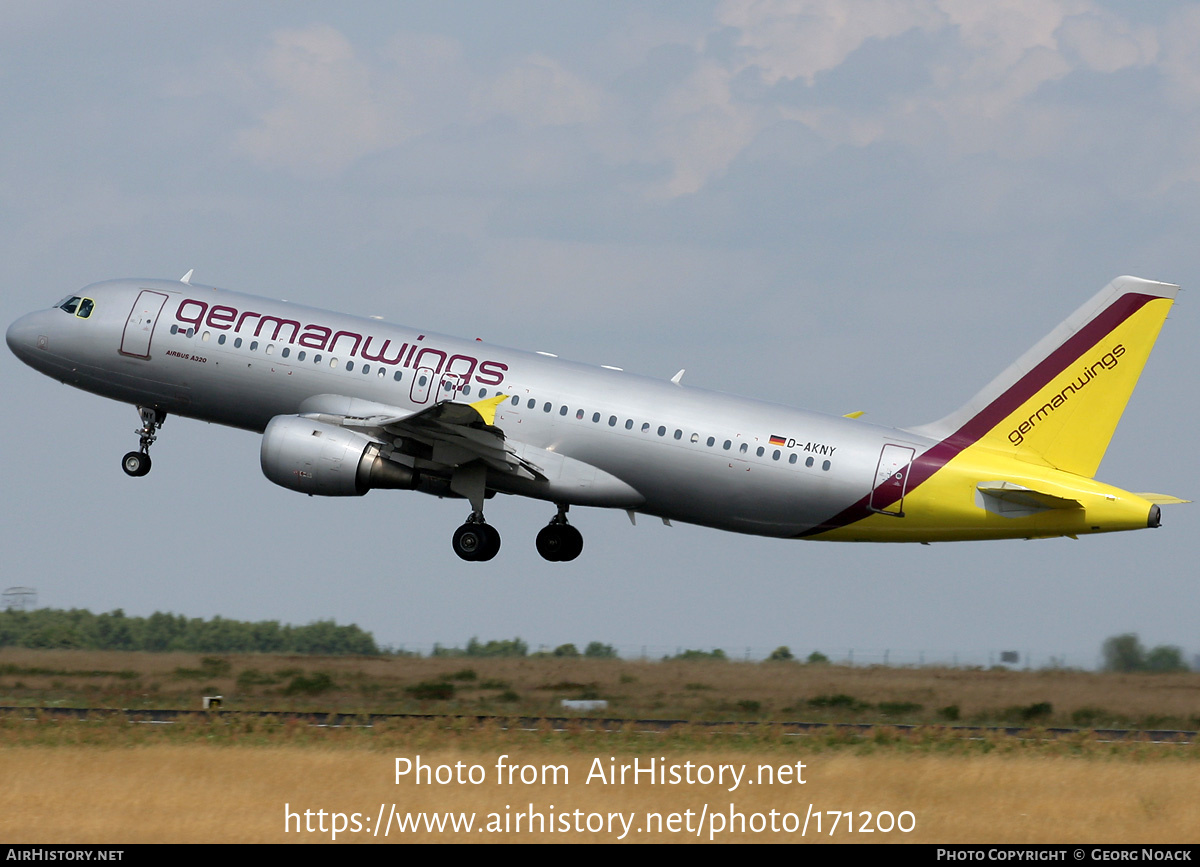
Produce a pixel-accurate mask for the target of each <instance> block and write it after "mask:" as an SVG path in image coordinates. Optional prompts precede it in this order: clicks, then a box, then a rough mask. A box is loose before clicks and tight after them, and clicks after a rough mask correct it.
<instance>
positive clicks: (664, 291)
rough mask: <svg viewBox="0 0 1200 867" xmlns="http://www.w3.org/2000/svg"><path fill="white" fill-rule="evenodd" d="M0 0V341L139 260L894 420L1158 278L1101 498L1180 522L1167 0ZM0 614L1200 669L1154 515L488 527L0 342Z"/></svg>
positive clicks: (1178, 157)
mask: <svg viewBox="0 0 1200 867" xmlns="http://www.w3.org/2000/svg"><path fill="white" fill-rule="evenodd" d="M848 10H849V7H847V5H846V4H844V3H833V2H817V0H794V2H785V0H762V2H748V3H733V2H710V3H700V2H688V3H658V4H643V3H622V2H604V3H589V2H575V3H570V4H563V3H546V2H508V3H504V4H498V3H455V2H437V3H367V2H364V3H355V4H337V5H334V4H324V3H216V2H203V3H199V2H197V3H189V2H178V3H172V4H169V5H166V6H164V5H163V4H158V3H150V2H126V3H120V4H94V3H80V2H46V3H40V4H27V3H15V2H0V75H2V76H3V81H4V86H3V88H0V132H2V133H3V140H4V142H5V146H4V147H3V148H2V149H0V252H2V254H3V255H2V256H0V274H2V275H3V286H4V292H3V293H2V294H0V314H2V318H3V319H4V321H5V322H9V321H12V320H13V319H16V318H17V317H18V316H19V315H21V314H23V313H25V312H27V311H29V310H32V309H35V308H39V307H45V306H49V305H50V304H52V303H54V302H55V301H56V300H58V299H59V298H60V297H62V296H63V295H65V294H67V293H69V292H71V291H74V290H75V289H77V288H79V287H80V286H83V285H85V284H87V283H90V282H94V281H96V280H101V279H107V278H111V277H119V276H144V277H151V276H153V277H178V276H182V274H183V273H184V272H185V271H187V270H188V269H190V268H195V269H196V277H195V279H196V280H197V281H199V282H204V283H210V284H215V285H219V286H225V287H228V288H231V289H238V290H244V291H249V292H256V293H259V294H264V295H269V296H274V297H286V298H288V299H290V300H294V301H300V302H303V303H307V304H312V305H315V306H319V307H332V308H337V309H342V310H346V311H348V312H353V313H360V314H373V315H379V316H383V317H384V318H386V319H389V320H392V321H397V322H402V323H407V324H413V325H419V326H421V327H425V328H428V329H431V330H436V331H441V332H447V333H452V334H463V335H467V336H482V337H485V338H487V339H489V340H494V341H496V342H499V343H503V344H508V345H514V346H520V347H523V348H529V349H542V350H547V351H551V352H557V353H560V354H562V355H564V356H568V357H574V358H578V359H580V360H584V361H590V362H597V363H608V364H615V365H619V366H621V367H624V368H626V369H628V370H636V371H638V372H640V373H645V374H649V375H654V376H661V377H663V378H667V377H670V376H671V375H673V374H674V373H675V371H676V370H678V369H679V368H681V367H684V368H687V370H688V373H687V379H686V381H687V382H689V383H691V384H694V385H699V386H704V387H707V388H714V389H718V390H723V391H731V392H737V393H742V394H748V395H751V396H757V397H762V398H766V399H771V400H777V401H781V402H784V403H789V404H793V405H797V406H803V407H806V408H811V409H816V410H821V411H827V412H831V413H837V414H841V413H844V412H848V411H851V410H865V411H867V413H868V418H870V419H872V420H874V421H877V422H881V423H888V424H896V425H912V424H919V423H921V422H925V421H929V420H932V419H934V418H939V417H941V416H942V415H944V414H945V413H947V412H949V411H950V410H952V409H953V408H955V407H957V406H958V405H959V404H961V403H963V402H964V401H965V400H966V399H967V398H969V397H970V396H971V395H972V394H973V393H974V392H975V391H976V390H977V389H978V388H979V387H981V386H982V385H983V384H985V383H986V382H987V381H988V380H990V379H991V377H992V376H993V375H994V374H996V373H997V372H998V371H999V370H1001V369H1002V368H1003V367H1005V366H1007V364H1008V363H1009V362H1011V361H1012V360H1013V359H1015V358H1016V357H1017V356H1018V355H1019V354H1020V353H1021V352H1023V351H1024V350H1025V349H1027V348H1028V347H1029V346H1031V345H1032V344H1033V343H1034V342H1035V341H1036V340H1037V339H1039V338H1040V337H1041V336H1042V335H1043V334H1045V333H1046V332H1048V331H1049V330H1050V329H1051V328H1052V327H1053V326H1054V325H1056V324H1057V323H1058V322H1059V321H1061V320H1062V319H1063V318H1065V317H1066V316H1067V315H1068V314H1069V313H1070V312H1071V311H1072V310H1074V309H1075V307H1077V306H1078V305H1079V304H1080V303H1082V302H1083V301H1084V300H1085V299H1086V298H1088V297H1089V296H1090V295H1092V294H1093V293H1094V292H1096V291H1097V290H1098V289H1099V288H1100V287H1101V286H1103V285H1104V284H1105V283H1107V282H1108V281H1109V280H1110V279H1112V278H1113V277H1115V276H1117V275H1119V274H1135V275H1137V276H1142V277H1147V278H1151V279H1158V280H1166V281H1170V282H1176V283H1180V284H1182V285H1183V286H1184V292H1183V294H1182V296H1181V300H1180V302H1179V303H1178V304H1177V306H1176V308H1175V311H1174V313H1173V314H1172V316H1171V319H1170V321H1169V322H1168V323H1167V325H1166V327H1165V328H1164V331H1163V334H1162V338H1161V340H1160V342H1159V346H1158V348H1157V349H1156V352H1155V354H1154V355H1153V356H1152V357H1151V360H1150V363H1149V365H1148V367H1147V370H1146V373H1145V375H1144V377H1143V381H1142V384H1141V385H1140V386H1139V388H1138V391H1137V392H1136V393H1135V395H1134V398H1133V400H1132V401H1131V403H1130V406H1129V409H1128V412H1127V415H1126V417H1125V419H1124V421H1123V422H1122V425H1121V427H1120V428H1118V431H1117V435H1116V437H1115V438H1114V440H1113V444H1112V447H1111V448H1110V451H1109V454H1108V456H1107V457H1106V459H1105V462H1104V463H1103V464H1102V465H1101V469H1100V473H1099V477H1100V478H1101V479H1103V480H1105V481H1109V482H1111V483H1113V484H1116V485H1119V486H1122V487H1126V488H1128V489H1132V490H1148V491H1165V492H1169V493H1175V494H1178V495H1180V496H1184V497H1189V498H1192V497H1195V496H1196V495H1197V494H1198V493H1200V485H1198V484H1197V482H1198V478H1197V476H1198V474H1197V471H1196V469H1195V466H1196V463H1195V460H1194V459H1193V457H1192V454H1191V452H1190V449H1189V448H1188V444H1189V441H1190V437H1188V436H1187V434H1188V432H1189V431H1194V430H1195V429H1196V428H1197V424H1198V419H1197V411H1196V407H1195V404H1196V401H1195V395H1196V388H1195V373H1194V371H1195V370H1196V360H1197V359H1196V352H1195V350H1194V347H1195V346H1196V339H1195V337H1196V334H1197V333H1198V326H1200V322H1198V316H1197V314H1196V312H1195V305H1194V303H1193V302H1192V298H1191V294H1190V291H1189V290H1190V289H1191V288H1192V287H1195V286H1197V285H1200V280H1198V279H1196V271H1197V264H1196V260H1195V227H1196V226H1197V225H1200V213H1198V212H1200V206H1198V204H1197V203H1198V202H1200V197H1198V196H1197V192H1198V185H1200V183H1198V182H1200V111H1198V109H1200V48H1197V46H1200V7H1197V6H1196V5H1195V4H1189V3H1169V2H1163V3H1155V4H1141V3H1129V2H1107V3H1104V2H1088V0H1070V2H1066V0H1008V2H996V3H989V4H961V3H953V2H948V0H875V2H870V0H864V2H859V3H856V4H854V5H853V14H850V11H848ZM0 370H2V371H3V376H4V382H5V384H6V385H5V394H6V395H7V396H8V398H9V409H8V411H7V412H6V413H5V414H4V424H3V426H2V429H0V437H3V446H4V448H3V454H4V455H5V464H6V483H5V489H6V492H7V494H8V502H9V506H8V508H7V509H6V513H5V520H4V523H3V525H2V529H0V542H2V543H3V545H4V548H5V551H6V554H7V557H6V562H7V566H6V569H5V573H6V581H5V582H4V583H5V585H6V586H7V585H10V584H30V585H33V586H35V587H37V588H38V591H39V595H40V599H41V602H42V604H46V605H51V606H55V607H88V608H91V609H93V610H110V609H112V608H117V607H121V608H123V609H125V610H126V611H127V612H129V613H137V614H146V613H150V612H151V611H154V610H170V611H175V612H179V613H184V614H187V615H189V616H211V615H214V614H221V615H222V616H227V617H238V618H249V619H282V620H285V621H290V622H296V623H304V622H308V621H310V620H313V619H317V618H326V617H333V618H336V619H337V620H338V621H339V622H350V621H353V622H357V623H359V624H360V625H362V626H363V627H365V628H367V629H370V630H372V631H373V632H374V633H375V635H376V637H377V638H378V639H379V640H380V641H381V642H383V643H390V644H396V645H399V644H407V645H409V646H426V647H427V646H428V645H431V644H432V643H433V642H441V643H443V644H455V643H463V642H465V641H466V640H467V639H469V638H470V637H471V636H473V635H478V636H480V637H482V638H499V637H512V636H514V635H520V636H521V637H523V638H524V639H525V640H526V641H528V642H530V643H531V644H532V645H534V646H535V647H536V646H538V645H541V644H545V645H549V646H553V645H555V644H557V643H561V642H565V641H574V642H576V643H586V642H587V641H590V640H602V641H606V642H611V643H613V644H616V645H618V646H619V647H621V648H622V649H623V650H627V651H630V652H632V651H636V650H637V649H638V648H640V647H643V646H645V647H648V648H650V649H651V652H657V651H658V650H661V651H662V652H666V651H668V650H669V651H673V650H674V649H675V648H676V647H680V646H686V647H697V646H706V647H707V646H719V647H723V648H725V649H726V650H727V651H731V652H734V653H737V654H741V653H742V652H744V650H745V648H752V649H753V651H754V652H763V653H765V652H769V650H770V649H772V648H773V647H775V646H777V645H780V644H787V645H790V646H792V647H793V648H794V649H798V650H803V651H805V652H807V651H808V650H810V649H813V648H820V649H822V650H824V651H826V652H827V653H831V654H837V653H840V652H842V651H843V650H844V649H847V648H856V649H857V650H856V653H857V654H858V657H857V658H860V659H861V658H864V654H866V655H869V654H870V653H882V651H883V650H885V649H886V650H890V651H891V658H892V659H896V658H897V656H898V655H903V654H910V655H911V656H912V657H914V658H915V657H916V656H917V655H918V654H919V653H920V652H921V651H926V653H927V655H942V656H946V657H949V655H950V654H952V653H954V652H958V653H959V654H960V658H975V659H982V660H983V661H986V660H987V658H988V655H989V653H991V652H996V651H999V650H1002V649H1017V650H1021V651H1029V652H1032V653H1033V654H1034V655H1035V658H1038V657H1040V658H1041V659H1042V660H1045V659H1046V658H1048V657H1049V656H1050V655H1054V656H1057V657H1064V658H1065V659H1066V661H1067V663H1068V664H1076V665H1091V664H1092V663H1093V662H1094V661H1095V659H1096V656H1097V653H1098V649H1099V647H1100V644H1101V642H1102V641H1103V639H1104V638H1105V637H1107V636H1109V635H1112V634H1116V633H1119V632H1126V631H1136V632H1138V633H1139V634H1140V635H1141V637H1142V639H1143V641H1144V642H1146V643H1147V644H1178V645H1181V646H1183V647H1184V649H1185V650H1186V651H1187V652H1188V653H1189V654H1191V653H1196V652H1200V640H1198V636H1197V632H1198V630H1197V623H1196V621H1195V612H1196V610H1198V607H1200V606H1197V591H1196V589H1195V582H1194V580H1193V575H1194V572H1193V570H1192V568H1191V563H1190V560H1191V557H1192V556H1194V551H1195V546H1194V539H1195V538H1196V535H1197V529H1198V526H1197V521H1198V519H1197V516H1196V515H1197V513H1196V509H1195V507H1189V506H1183V507H1177V508H1173V509H1171V510H1169V511H1167V512H1166V514H1165V518H1164V524H1165V526H1164V527H1163V528H1162V529H1161V530H1158V531H1155V532H1150V531H1147V532H1142V533H1134V534H1125V535H1117V536H1113V537H1107V538H1091V539H1083V540H1080V541H1078V542H1075V541H1071V540H1053V541H1042V542H1036V543H1035V542H1030V543H982V544H958V545H935V546H931V547H924V546H916V547H903V546H902V547H870V546H838V545H827V544H826V545H822V544H817V543H797V542H782V541H778V540H768V539H756V538H750V537H741V536H735V535H730V534H722V533H718V532H715V531H710V530H704V529H700V528H695V527H688V526H683V525H676V526H675V527H673V528H666V527H663V526H661V525H659V524H658V523H657V522H651V521H641V522H639V524H638V526H637V527H631V526H630V525H629V522H628V520H627V519H626V517H625V515H624V514H623V513H613V514H610V513H606V512H602V511H597V510H579V513H578V514H576V513H575V512H572V517H573V520H574V522H575V523H576V524H577V525H578V526H579V527H580V528H581V529H582V530H583V532H584V535H585V539H586V547H585V550H584V554H583V556H582V557H581V559H580V560H579V561H576V562H575V563H572V564H567V565H562V564H548V563H544V562H543V561H542V560H541V559H540V558H538V557H537V555H536V553H535V551H534V548H533V536H534V535H535V533H536V531H537V530H538V529H539V528H540V527H541V526H542V525H543V524H544V523H545V521H546V520H547V519H548V518H549V517H550V514H549V512H548V511H547V508H546V507H545V506H544V505H543V504H538V503H529V502H522V501H518V500H512V499H510V498H501V499H499V500H497V501H493V503H492V504H491V505H490V506H489V519H490V520H491V521H492V522H493V523H495V524H496V525H497V526H498V527H499V529H500V530H501V531H502V533H503V534H504V548H503V549H502V551H501V553H500V555H499V556H498V558H497V559H496V560H494V561H492V563H490V564H489V565H488V566H485V567H481V566H479V565H477V564H467V563H462V562H460V561H458V559H457V558H455V557H454V556H453V554H452V552H451V551H450V546H449V536H450V533H451V531H452V530H453V529H454V527H455V526H457V525H458V523H460V522H461V520H462V518H463V517H464V516H465V513H464V509H463V507H462V504H461V503H455V502H452V501H440V500H437V499H434V498H430V497H424V496H420V495H417V494H405V493H396V492H386V491H385V492H374V493H372V494H370V495H368V496H367V497H365V498H363V499H362V500H361V501H355V502H352V503H351V502H344V501H328V502H322V501H318V500H316V499H309V498H305V497H299V496H297V495H295V494H292V493H291V492H288V491H284V490H282V489H279V488H276V487H274V486H272V485H271V484H270V483H269V482H267V481H266V480H265V479H264V478H263V477H262V475H261V473H260V471H259V468H258V442H257V440H256V438H255V437H254V435H252V434H248V433H244V432H236V431H227V430H222V429H219V428H216V427H214V426H210V425H205V424H203V423H200V422H195V421H190V420H187V419H178V418H172V419H171V420H169V421H168V423H167V425H166V427H165V428H164V430H163V433H162V437H161V438H160V441H159V443H158V444H157V445H156V446H155V452H154V457H155V469H154V472H153V473H152V474H151V475H150V476H148V477H147V478H145V479H142V480H131V479H127V478H125V476H124V475H123V474H122V473H121V471H120V469H119V466H118V463H119V458H120V456H121V455H122V454H123V453H124V452H125V451H127V450H128V449H129V448H132V447H133V446H134V445H135V443H136V438H135V437H134V435H133V433H132V431H133V428H134V427H136V424H137V417H136V413H135V412H134V410H133V409H132V408H131V407H124V406H120V405H118V404H115V403H112V402H109V401H104V400H102V399H100V398H96V397H93V396H90V395H86V394H83V393H81V392H75V391H73V390H70V389H67V388H65V387H62V386H59V385H56V384H54V383H52V382H51V381H50V380H47V379H45V378H44V377H41V376H40V375H38V374H36V373H35V372H33V371H32V370H30V369H28V368H25V367H24V366H23V365H21V364H20V363H19V362H18V361H17V360H16V359H15V358H13V357H12V356H11V355H9V354H7V353H5V354H4V355H3V357H2V358H0Z"/></svg>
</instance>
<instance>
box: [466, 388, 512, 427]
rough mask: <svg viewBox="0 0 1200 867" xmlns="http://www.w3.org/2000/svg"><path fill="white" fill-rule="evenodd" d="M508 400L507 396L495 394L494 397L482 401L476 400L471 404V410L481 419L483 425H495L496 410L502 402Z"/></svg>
mask: <svg viewBox="0 0 1200 867" xmlns="http://www.w3.org/2000/svg"><path fill="white" fill-rule="evenodd" d="M506 400H508V395H507V394H497V395H496V396H495V397H488V398H485V399H483V400H477V401H475V402H474V403H473V404H471V409H473V410H475V411H476V412H477V413H479V415H480V416H481V417H482V418H483V423H484V424H489V425H491V424H495V423H496V408H497V407H498V406H500V404H502V403H504V401H506Z"/></svg>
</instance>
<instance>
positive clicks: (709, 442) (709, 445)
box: [708, 437, 716, 449]
mask: <svg viewBox="0 0 1200 867" xmlns="http://www.w3.org/2000/svg"><path fill="white" fill-rule="evenodd" d="M715 442H716V440H715V439H713V438H712V437H709V438H708V447H709V448H710V449H711V448H712V446H713V443H715Z"/></svg>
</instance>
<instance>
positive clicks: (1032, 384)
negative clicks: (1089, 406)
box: [796, 293, 1160, 538]
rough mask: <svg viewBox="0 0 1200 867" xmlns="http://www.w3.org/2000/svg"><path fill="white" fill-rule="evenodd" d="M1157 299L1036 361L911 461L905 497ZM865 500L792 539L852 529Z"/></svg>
mask: <svg viewBox="0 0 1200 867" xmlns="http://www.w3.org/2000/svg"><path fill="white" fill-rule="evenodd" d="M1159 297H1160V296H1158V295H1142V294H1138V293H1127V294H1125V295H1122V296H1121V297H1120V298H1118V299H1117V300H1116V301H1114V302H1113V303H1112V304H1110V305H1109V306H1108V307H1106V308H1105V309H1104V310H1103V311H1102V312H1101V313H1099V314H1098V315H1097V316H1095V317H1094V318H1093V319H1092V320H1091V321H1090V322H1088V323H1087V324H1086V325H1085V326H1083V328H1081V329H1079V331H1077V332H1075V334H1073V335H1072V336H1071V337H1069V338H1067V340H1066V341H1064V342H1063V344H1062V345H1061V346H1059V347H1058V348H1057V349H1055V350H1054V351H1053V352H1051V353H1050V354H1049V355H1047V356H1046V357H1045V358H1044V359H1042V360H1041V361H1040V362H1038V364H1037V366H1036V367H1034V368H1033V370H1031V371H1029V373H1027V374H1025V375H1024V376H1023V377H1021V378H1020V379H1019V380H1017V381H1016V382H1015V383H1013V384H1012V385H1011V386H1010V387H1009V388H1008V390H1007V391H1005V392H1004V393H1003V394H1001V395H999V396H998V397H997V398H996V399H995V400H993V401H992V402H991V403H990V404H988V405H987V406H986V407H984V408H983V409H982V410H980V411H979V412H978V413H976V414H975V415H974V416H972V417H971V418H970V419H968V420H967V422H966V423H965V424H964V425H963V426H962V427H960V428H959V429H958V430H956V431H955V432H954V433H952V434H950V436H948V437H946V438H945V439H944V440H942V441H941V442H940V443H938V444H937V445H935V446H933V447H932V448H930V449H928V450H927V451H926V452H925V453H924V454H922V455H921V456H920V457H919V458H917V459H916V460H915V461H913V465H912V469H911V470H910V471H909V474H908V489H907V492H906V496H907V494H911V493H912V492H913V491H914V490H915V489H916V488H917V487H918V486H919V485H920V484H921V483H922V482H924V481H925V480H927V479H928V478H929V477H931V476H932V475H933V474H934V473H936V472H937V471H938V470H940V469H941V468H942V467H943V466H945V465H946V463H947V462H948V461H949V460H950V459H951V458H953V457H954V456H955V455H957V454H959V453H960V452H962V451H963V450H964V449H966V448H968V447H969V446H972V445H974V444H975V443H977V442H978V441H979V440H980V439H981V438H982V437H983V435H984V434H986V433H987V432H988V431H990V430H991V429H992V428H994V427H995V426H996V425H998V424H999V423H1000V422H1002V421H1003V420H1004V419H1006V418H1007V417H1008V416H1009V415H1011V414H1012V412H1013V411H1014V410H1016V409H1017V408H1018V407H1019V406H1021V404H1023V403H1025V401H1027V400H1029V398H1031V397H1032V396H1033V395H1035V394H1037V393H1038V392H1039V391H1041V390H1042V389H1043V388H1045V387H1046V385H1047V384H1048V383H1050V382H1051V381H1052V380H1053V379H1054V377H1056V376H1058V375H1059V374H1060V373H1062V372H1063V371H1064V370H1066V369H1067V368H1068V367H1070V366H1071V365H1072V364H1074V363H1075V362H1077V361H1078V360H1079V359H1080V357H1081V356H1082V355H1083V353H1084V352H1086V351H1087V350H1089V349H1091V348H1092V347H1093V346H1095V345H1096V344H1097V343H1099V342H1100V339H1101V338H1102V337H1104V335H1106V334H1110V333H1111V332H1113V331H1114V330H1116V329H1117V327H1118V326H1120V325H1121V324H1123V323H1124V322H1125V320H1126V319H1128V318H1129V317H1131V316H1133V315H1134V314H1135V313H1137V312H1138V311H1139V310H1141V309H1142V307H1144V306H1145V305H1146V304H1148V303H1149V302H1151V301H1155V300H1158V298H1159ZM897 499H899V498H898V497H894V498H893V499H891V500H889V501H888V502H886V503H880V504H878V507H879V508H883V509H886V508H887V507H888V506H890V505H892V504H893V503H895V502H896V500H897ZM870 500H871V494H870V493H868V494H867V495H866V496H864V497H863V498H862V499H861V500H859V501H858V502H857V503H855V504H854V505H852V506H849V507H847V508H845V509H843V510H842V511H841V512H839V513H838V514H836V515H834V516H833V517H832V518H829V519H827V520H826V521H824V522H822V523H820V524H817V525H816V526H815V527H812V528H811V529H808V530H804V531H803V532H800V533H797V534H796V538H803V537H805V536H815V535H817V534H819V533H825V532H828V531H829V530H836V529H838V528H839V527H845V526H847V525H848V524H853V523H854V522H855V521H861V520H862V519H863V518H866V517H868V516H869V515H872V514H874V513H875V510H874V509H871V508H870V505H869V503H870Z"/></svg>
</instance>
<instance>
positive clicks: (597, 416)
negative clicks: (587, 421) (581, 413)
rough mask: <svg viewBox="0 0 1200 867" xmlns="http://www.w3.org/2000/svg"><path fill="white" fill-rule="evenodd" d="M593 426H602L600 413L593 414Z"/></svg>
mask: <svg viewBox="0 0 1200 867" xmlns="http://www.w3.org/2000/svg"><path fill="white" fill-rule="evenodd" d="M592 424H600V413H598V412H594V413H592Z"/></svg>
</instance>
